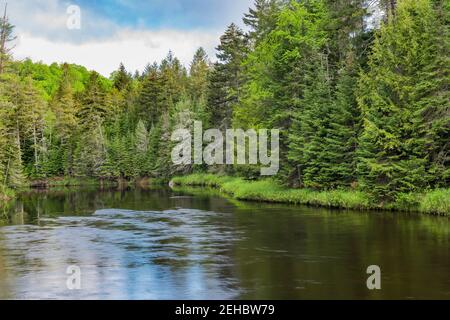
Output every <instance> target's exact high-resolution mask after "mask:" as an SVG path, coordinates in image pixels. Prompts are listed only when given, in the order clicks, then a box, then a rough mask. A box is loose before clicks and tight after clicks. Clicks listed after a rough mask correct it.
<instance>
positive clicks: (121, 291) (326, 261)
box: [0, 189, 450, 299]
mask: <svg viewBox="0 0 450 320" xmlns="http://www.w3.org/2000/svg"><path fill="white" fill-rule="evenodd" d="M1 214H2V215H3V218H4V221H5V222H4V223H3V225H2V226H0V298H2V299H432V298H435V299H450V276H449V275H450V254H449V248H450V241H449V240H450V224H449V218H443V217H430V216H425V215H420V214H404V213H401V214H400V213H391V212H351V211H337V210H325V209H317V208H308V207H303V206H288V205H273V204H258V203H250V202H238V201H235V200H231V199H225V198H223V197H220V196H219V195H217V194H215V192H213V191H207V190H199V189H180V190H177V191H174V190H167V189H157V190H151V189H147V190H145V189H132V190H121V191H117V190H97V189H70V190H59V191H41V192H37V191H35V192H29V193H25V194H22V195H20V197H19V199H18V200H16V201H15V202H13V203H11V204H10V205H9V206H8V208H3V209H2V213H1ZM371 265H377V266H379V267H380V269H381V286H382V287H381V290H373V291H372V290H369V289H368V288H367V285H366V281H367V278H368V277H369V276H370V275H368V274H367V273H366V271H367V268H368V267H369V266H371ZM71 266H72V267H75V268H78V269H73V268H72V269H69V270H68V268H69V267H71ZM73 270H76V272H75V274H70V273H67V272H68V271H73ZM78 272H79V273H78ZM73 276H76V279H77V280H79V281H80V282H76V281H75V282H73V279H74V278H73ZM74 283H79V284H80V286H81V289H80V290H71V289H73V288H74V286H73V284H74Z"/></svg>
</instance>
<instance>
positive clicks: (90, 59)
mask: <svg viewBox="0 0 450 320" xmlns="http://www.w3.org/2000/svg"><path fill="white" fill-rule="evenodd" d="M251 2H253V0H229V1H223V0H148V1H138V0H97V1H90V0H89V1H88V0H73V1H66V0H15V1H14V2H12V3H10V4H9V6H8V8H9V9H8V11H9V16H10V20H11V22H12V23H13V24H14V25H16V34H17V35H18V45H17V47H16V49H15V51H14V55H15V57H16V58H18V59H24V58H31V59H32V60H34V61H43V62H44V63H48V64H51V63H53V62H58V63H61V62H69V63H76V64H81V65H84V66H86V67H87V68H89V69H92V70H96V71H98V72H100V73H101V74H103V75H106V76H108V75H109V74H110V73H111V72H112V71H114V70H116V69H117V67H118V65H119V63H120V62H123V63H124V64H125V66H126V67H127V69H128V70H131V71H134V70H142V69H143V68H144V67H145V65H146V64H147V63H149V62H150V63H151V62H154V61H160V60H161V59H162V58H164V57H165V56H166V55H167V53H168V51H169V50H172V51H173V52H174V54H175V55H176V56H177V57H178V58H179V59H180V60H181V61H182V62H183V63H184V64H185V65H187V64H188V63H189V62H190V61H191V59H192V56H193V54H194V52H195V50H196V49H197V48H198V47H200V46H202V47H204V48H205V50H206V51H207V52H208V54H209V56H210V57H211V58H212V59H214V58H215V52H214V48H215V47H216V46H217V45H218V43H219V37H220V35H221V34H222V33H223V31H224V30H225V28H226V26H227V25H228V24H229V23H231V22H233V21H234V22H236V20H235V19H238V20H240V19H241V17H242V14H243V13H244V12H245V11H246V9H247V8H248V6H249V5H250V4H251ZM0 3H1V0H0ZM71 4H77V5H80V8H81V29H80V30H69V29H68V28H67V20H68V18H69V15H68V13H67V8H68V7H69V6H70V5H71Z"/></svg>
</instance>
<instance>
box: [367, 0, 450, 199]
mask: <svg viewBox="0 0 450 320" xmlns="http://www.w3.org/2000/svg"><path fill="white" fill-rule="evenodd" d="M436 21H437V17H436V12H435V11H434V10H433V8H432V5H431V1H430V0H417V1H413V0H402V1H399V3H398V6H397V9H396V14H395V16H394V15H391V16H390V17H389V21H388V22H387V23H386V24H385V25H384V26H383V27H382V28H381V30H380V32H379V34H378V35H377V38H376V40H375V44H374V48H373V53H372V56H371V57H370V62H369V67H370V69H369V71H368V72H367V73H366V74H364V75H363V76H362V78H361V80H360V86H359V97H358V98H359V105H360V107H361V109H362V111H363V117H364V128H363V133H362V136H361V138H360V147H359V165H358V171H359V175H360V181H361V184H362V186H363V187H364V188H365V189H366V190H368V191H370V192H373V193H374V194H375V195H376V196H378V197H379V198H384V199H388V200H389V199H392V198H394V197H395V196H396V193H398V192H410V191H419V190H423V189H424V188H426V187H429V186H430V183H431V181H432V180H433V179H432V177H430V174H429V173H430V172H429V167H430V161H432V160H431V159H430V149H433V146H434V145H435V143H434V142H433V141H432V138H431V137H436V136H434V133H431V134H430V128H433V127H434V126H436V127H440V128H443V129H444V128H445V127H446V126H447V129H444V131H443V132H441V133H440V134H443V135H444V136H446V133H445V130H448V120H445V121H447V125H445V124H443V123H442V122H441V121H440V120H438V118H439V115H440V116H441V117H442V116H444V118H447V119H448V101H449V100H448V93H444V92H443V91H442V89H443V82H442V79H443V78H442V75H443V74H442V73H441V71H442V69H441V68H440V66H441V67H442V64H441V65H440V66H439V64H438V56H439V49H438V46H439V45H438V43H439V41H440V40H442V36H440V35H439V33H438V30H437V28H436ZM447 62H448V60H447ZM447 70H448V64H447ZM437 74H440V75H441V77H439V78H438V79H435V78H434V77H435V76H436V75H437ZM437 92H440V93H441V94H446V95H447V99H445V98H443V97H442V95H438V96H436V93H437ZM439 119H440V118H439ZM436 127H435V128H436ZM438 131H439V130H438ZM447 132H448V131H447ZM440 134H438V135H440ZM441 137H442V136H441ZM447 137H448V135H447ZM444 139H445V138H444ZM439 141H440V142H441V143H442V139H439ZM438 144H439V142H438ZM440 148H444V149H445V148H447V150H448V146H447V147H445V144H443V145H442V144H441V147H440ZM444 154H445V151H444Z"/></svg>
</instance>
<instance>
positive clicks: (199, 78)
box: [189, 48, 210, 112]
mask: <svg viewBox="0 0 450 320" xmlns="http://www.w3.org/2000/svg"><path fill="white" fill-rule="evenodd" d="M209 66H210V63H209V61H208V55H207V54H206V52H205V50H204V49H203V48H199V49H198V50H197V51H196V52H195V55H194V59H193V60H192V63H191V68H190V72H189V76H190V77H189V91H190V97H191V100H192V101H193V102H194V104H195V107H196V110H195V111H197V112H201V111H202V110H201V108H200V107H201V106H202V105H203V104H204V103H205V99H206V93H207V89H208V74H209Z"/></svg>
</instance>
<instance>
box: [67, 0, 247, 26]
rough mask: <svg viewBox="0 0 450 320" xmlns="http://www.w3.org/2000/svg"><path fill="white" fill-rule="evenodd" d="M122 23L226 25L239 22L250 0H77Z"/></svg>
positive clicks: (125, 24) (135, 24) (82, 4)
mask: <svg viewBox="0 0 450 320" xmlns="http://www.w3.org/2000/svg"><path fill="white" fill-rule="evenodd" d="M73 3H75V4H78V5H80V6H81V7H85V8H89V9H90V10H92V11H93V12H96V13H97V14H98V15H99V16H103V17H108V18H110V19H111V20H113V21H114V22H116V23H117V24H120V25H122V26H134V27H142V26H144V27H147V28H162V27H165V28H167V27H170V28H179V29H189V28H223V27H224V26H225V25H226V24H229V23H230V22H233V21H234V22H239V20H241V16H242V13H243V12H244V11H246V9H247V8H248V6H249V4H250V3H251V1H249V0H144V1H139V0H96V1H90V0H77V1H74V2H73Z"/></svg>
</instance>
